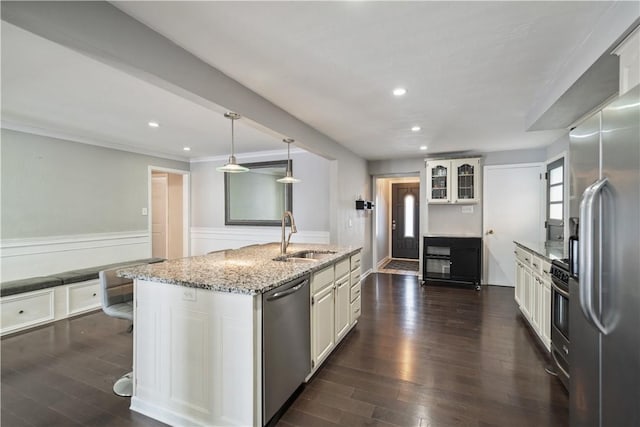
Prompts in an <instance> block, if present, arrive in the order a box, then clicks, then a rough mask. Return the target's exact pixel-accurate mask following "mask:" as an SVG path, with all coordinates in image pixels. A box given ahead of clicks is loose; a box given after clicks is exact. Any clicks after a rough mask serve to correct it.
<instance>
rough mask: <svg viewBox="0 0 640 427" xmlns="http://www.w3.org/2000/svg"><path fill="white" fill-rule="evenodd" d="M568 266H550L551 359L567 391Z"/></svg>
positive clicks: (563, 264) (559, 263)
mask: <svg viewBox="0 0 640 427" xmlns="http://www.w3.org/2000/svg"><path fill="white" fill-rule="evenodd" d="M569 276H570V275H569V265H568V263H567V262H565V260H554V261H553V262H552V264H551V279H552V287H551V357H552V358H553V361H554V363H555V366H556V370H557V373H558V378H560V381H562V384H563V385H564V386H565V388H567V390H568V389H569Z"/></svg>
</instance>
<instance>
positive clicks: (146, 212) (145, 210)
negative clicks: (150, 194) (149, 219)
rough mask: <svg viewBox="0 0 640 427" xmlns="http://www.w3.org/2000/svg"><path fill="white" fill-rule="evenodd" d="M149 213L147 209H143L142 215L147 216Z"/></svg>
mask: <svg viewBox="0 0 640 427" xmlns="http://www.w3.org/2000/svg"><path fill="white" fill-rule="evenodd" d="M148 213H149V211H148V210H147V208H142V215H143V216H145V215H147V214H148Z"/></svg>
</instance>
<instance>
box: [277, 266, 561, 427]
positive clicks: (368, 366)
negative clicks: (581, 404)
mask: <svg viewBox="0 0 640 427" xmlns="http://www.w3.org/2000/svg"><path fill="white" fill-rule="evenodd" d="M546 363H547V361H546V359H545V356H544V353H543V352H542V351H540V350H539V348H538V347H536V345H535V344H534V337H533V334H532V333H531V332H530V331H529V330H528V328H527V327H526V326H525V323H524V321H523V320H522V319H521V318H520V317H519V315H518V314H517V307H516V305H515V302H514V300H513V288H501V287H493V286H490V287H485V288H483V290H482V291H480V292H476V291H475V290H473V289H471V288H469V287H466V288H465V287H445V286H427V287H420V285H419V284H418V280H417V278H416V277H412V276H400V275H389V274H372V275H370V276H368V277H367V279H366V280H365V283H364V284H363V286H362V317H361V318H360V321H359V324H358V325H357V326H356V328H355V330H353V331H352V332H351V333H350V334H349V335H348V336H347V337H346V338H345V341H343V343H342V344H341V345H340V346H339V348H338V349H336V350H335V352H334V353H333V354H332V355H331V356H330V357H329V359H328V360H327V361H326V362H325V365H324V366H323V367H322V369H321V370H320V371H319V372H318V373H317V374H316V375H315V376H314V378H313V379H312V380H311V381H310V382H309V384H307V387H306V388H305V390H304V391H303V392H302V394H301V395H300V396H299V397H298V399H296V401H295V402H294V403H293V404H292V406H291V407H290V408H289V410H288V411H287V412H286V413H285V414H284V415H283V417H282V418H281V420H280V423H279V425H280V426H283V427H290V426H336V425H339V426H434V427H439V426H445V427H446V426H478V427H488V426H505V427H507V426H519V427H520V426H522V427H524V426H536V427H538V426H567V425H568V424H569V421H568V420H569V410H568V396H567V394H566V392H565V391H564V389H563V388H562V386H561V385H560V382H559V381H558V379H557V378H555V377H552V376H549V375H548V374H547V373H546V372H545V370H544V367H545V366H546Z"/></svg>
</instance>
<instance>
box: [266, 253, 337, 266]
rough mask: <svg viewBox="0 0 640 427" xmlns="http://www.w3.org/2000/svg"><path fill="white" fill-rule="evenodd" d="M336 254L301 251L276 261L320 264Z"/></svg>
mask: <svg viewBox="0 0 640 427" xmlns="http://www.w3.org/2000/svg"><path fill="white" fill-rule="evenodd" d="M335 253H336V252H335V251H322V252H320V251H300V252H292V253H290V254H286V255H282V256H279V257H277V258H274V259H273V260H274V261H282V262H297V263H305V262H318V261H320V260H323V259H326V258H329V257H332V256H333V255H334V254H335Z"/></svg>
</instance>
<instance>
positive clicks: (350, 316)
mask: <svg viewBox="0 0 640 427" xmlns="http://www.w3.org/2000/svg"><path fill="white" fill-rule="evenodd" d="M356 277H357V280H356V279H355V278H356ZM360 311H361V308H360V252H358V253H356V254H354V255H352V256H351V257H350V258H345V259H343V260H340V261H338V262H336V263H335V264H333V265H331V266H329V267H325V268H323V269H322V270H318V271H315V272H314V273H313V274H312V275H311V364H312V368H313V370H314V371H315V370H316V369H318V367H319V366H320V364H321V363H322V362H323V361H324V360H325V359H326V358H327V356H328V355H329V354H330V353H331V351H333V349H334V348H335V346H336V345H337V344H338V343H339V342H340V340H342V339H343V338H344V337H345V336H346V335H347V333H349V331H350V330H351V328H352V327H353V326H354V324H355V322H356V320H357V319H358V317H359V316H360Z"/></svg>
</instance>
